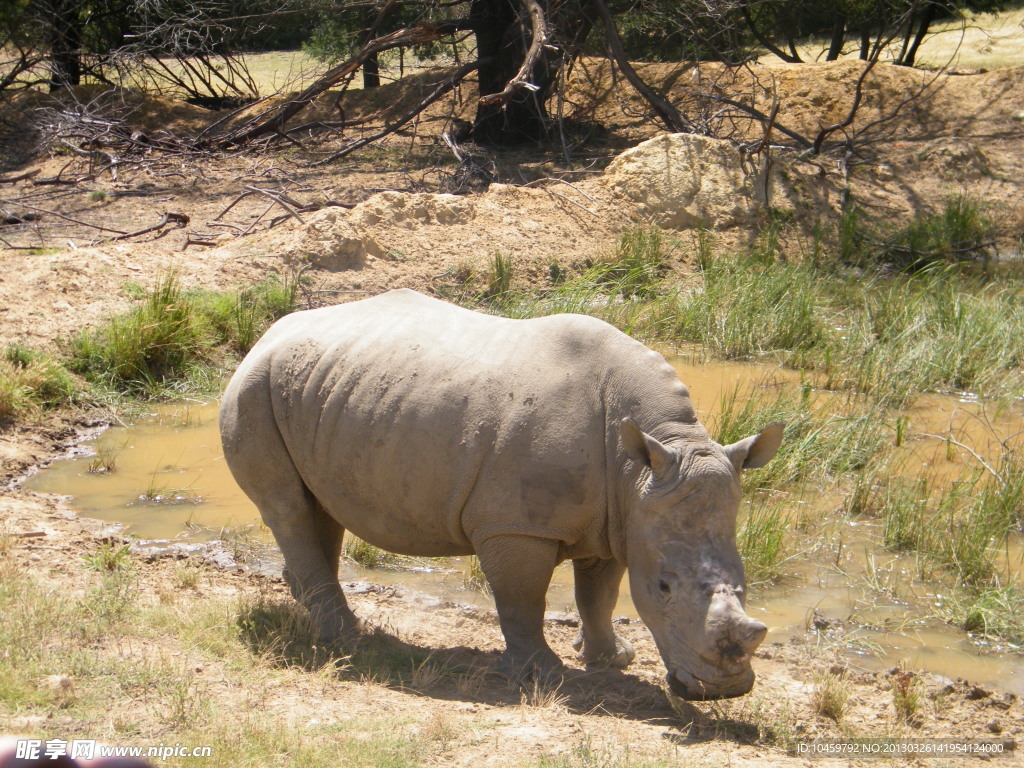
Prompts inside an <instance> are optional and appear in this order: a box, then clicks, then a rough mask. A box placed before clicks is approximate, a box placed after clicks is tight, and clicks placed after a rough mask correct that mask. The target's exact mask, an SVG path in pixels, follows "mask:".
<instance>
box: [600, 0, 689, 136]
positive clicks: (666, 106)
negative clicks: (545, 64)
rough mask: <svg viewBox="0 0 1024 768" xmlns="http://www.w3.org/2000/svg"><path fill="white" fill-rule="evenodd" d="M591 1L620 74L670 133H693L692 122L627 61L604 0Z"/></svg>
mask: <svg viewBox="0 0 1024 768" xmlns="http://www.w3.org/2000/svg"><path fill="white" fill-rule="evenodd" d="M593 3H594V6H595V7H596V8H597V10H598V12H599V13H600V14H601V19H602V21H604V27H605V30H606V31H607V35H608V49H609V50H610V51H611V54H612V58H613V59H615V62H616V63H617V64H618V65H619V69H621V70H622V74H623V75H625V76H626V80H628V81H629V84H630V85H632V86H633V88H634V89H635V90H636V92H637V93H639V94H640V95H641V96H642V97H643V98H644V100H645V101H646V102H647V103H648V104H650V105H651V107H652V108H653V109H654V111H655V113H656V114H657V115H658V117H660V118H661V121H662V122H663V123H664V124H665V127H666V128H668V130H669V131H671V132H672V133H693V132H694V125H693V123H691V122H690V121H689V120H687V119H686V118H685V117H683V116H682V115H681V114H679V110H677V109H676V108H675V107H674V106H672V104H671V102H669V100H668V99H666V98H663V97H662V96H661V95H660V94H659V93H658V92H657V91H655V90H654V89H653V88H651V86H649V85H648V84H647V83H645V82H644V81H643V79H642V78H641V77H640V75H638V74H637V72H636V70H635V69H633V65H632V64H630V63H629V58H628V57H627V56H626V49H625V48H623V46H622V38H620V37H619V31H618V29H616V27H615V20H614V19H613V18H612V14H611V11H609V10H608V6H607V4H605V2H604V0H593Z"/></svg>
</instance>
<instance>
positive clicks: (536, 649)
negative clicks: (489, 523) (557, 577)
mask: <svg viewBox="0 0 1024 768" xmlns="http://www.w3.org/2000/svg"><path fill="white" fill-rule="evenodd" d="M475 549H476V554H477V556H478V557H479V558H480V567H481V568H482V569H483V571H484V575H485V576H486V577H487V583H488V584H490V587H491V591H492V592H493V593H494V602H495V606H496V607H497V609H498V622H499V623H500V624H501V632H502V634H503V635H504V636H505V652H504V653H502V655H501V658H500V659H499V661H498V666H497V669H496V671H497V672H498V673H499V674H502V675H505V676H506V677H509V678H511V679H512V680H517V681H521V680H523V679H526V678H530V677H532V678H534V679H535V680H536V679H538V678H540V679H544V678H549V677H553V676H557V675H560V674H561V672H562V671H563V670H564V665H563V664H562V661H561V659H559V658H558V656H557V655H556V654H555V652H554V651H552V650H551V648H550V647H549V646H548V644H547V641H546V640H545V639H544V606H545V602H544V601H545V595H546V593H547V589H548V584H550V583H551V575H552V574H553V573H554V570H555V566H556V565H557V564H558V542H555V541H547V540H545V539H539V538H534V537H531V536H517V535H502V536H494V537H492V538H488V539H487V540H486V541H484V542H482V543H480V544H479V545H478V546H476V547H475Z"/></svg>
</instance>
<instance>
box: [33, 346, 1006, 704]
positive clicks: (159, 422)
mask: <svg viewBox="0 0 1024 768" xmlns="http://www.w3.org/2000/svg"><path fill="white" fill-rule="evenodd" d="M674 365H675V366H676V368H677V370H678V371H679V375H680V378H681V379H682V380H683V381H684V382H686V383H687V385H688V386H689V388H690V391H691V396H692V398H693V400H694V404H695V407H696V408H697V410H698V413H699V414H700V416H701V418H702V420H705V421H708V420H709V419H713V418H714V414H715V412H716V411H717V409H718V407H719V405H720V403H721V401H722V398H723V396H729V395H731V394H733V393H734V392H737V391H739V392H751V391H752V392H753V396H755V397H756V396H757V393H758V392H759V391H764V392H765V394H766V396H771V394H772V390H773V389H775V388H776V387H780V386H793V385H795V384H797V383H799V381H800V375H799V374H798V373H796V372H793V371H787V370H782V369H771V368H768V367H766V366H757V365H749V364H739V363H710V364H709V363H702V362H699V361H697V360H693V359H687V358H685V357H679V358H676V359H675V360H674ZM752 387H753V389H751V388H752ZM908 419H909V423H908V429H907V433H908V435H909V436H910V437H909V439H908V440H907V442H906V444H905V445H904V447H903V448H902V449H901V451H902V457H903V458H904V460H905V461H906V462H907V467H908V470H911V471H915V472H916V471H919V470H920V469H923V470H925V471H926V472H928V473H929V474H930V475H933V476H934V477H936V478H938V479H945V480H951V479H954V478H956V477H958V476H959V475H960V473H961V472H963V470H964V469H965V467H969V466H971V465H972V462H974V463H975V464H976V462H977V459H976V458H975V457H973V456H972V455H971V454H970V453H969V452H968V451H966V450H965V449H963V448H962V447H959V446H956V445H955V444H950V443H948V442H947V441H943V440H941V439H939V438H935V437H926V436H923V435H944V434H946V433H948V432H950V430H952V434H953V435H954V438H955V439H956V440H957V441H958V442H960V443H962V444H963V445H966V446H970V448H971V449H972V450H974V451H975V452H976V453H978V454H979V456H985V455H991V450H990V449H991V448H992V446H993V444H996V443H998V442H1000V441H1009V444H1011V445H1021V446H1024V411H1022V410H1021V409H1016V410H1012V411H1005V410H1004V411H1001V412H998V413H995V412H993V411H992V410H991V408H986V407H984V406H982V405H979V404H978V403H975V402H971V401H970V400H969V399H966V398H965V399H964V401H961V400H959V399H957V398H951V397H942V396H927V397H925V398H922V399H921V400H920V401H919V402H918V403H917V405H916V406H915V407H914V408H913V409H911V411H910V412H909V413H908ZM94 451H95V454H96V455H95V456H92V457H88V456H87V457H85V458H81V459H76V460H70V461H62V462H55V463H54V464H53V465H52V466H51V467H50V468H48V469H46V470H45V471H43V472H41V473H39V475H37V476H36V477H35V478H33V479H32V480H31V481H30V482H29V483H28V487H30V488H31V489H33V490H36V491H41V492H48V493H58V494H67V495H70V496H72V497H73V504H74V506H75V507H76V508H77V509H78V510H79V511H80V512H81V513H82V514H84V515H87V516H90V517H97V518H101V519H111V520H117V521H120V522H123V523H126V524H128V525H129V526H130V530H131V532H132V533H134V534H136V535H137V536H140V537H142V538H147V539H171V538H176V537H182V536H194V537H195V536H198V537H203V536H210V535H214V534H215V532H216V531H217V530H219V529H221V528H224V527H228V528H233V527H239V526H245V525H251V524H254V523H258V521H259V515H258V512H257V510H256V509H255V507H254V506H253V505H252V504H251V503H250V502H249V500H248V499H247V498H245V496H244V495H243V494H242V493H241V492H240V491H239V489H238V487H237V486H236V485H235V483H234V481H233V479H232V478H231V475H230V473H229V471H228V469H227V466H226V465H225V463H224V460H223V457H222V455H221V451H220V438H219V434H218V430H217V404H216V403H211V404H205V405H204V404H187V405H180V404H179V405H174V406H169V407H161V408H159V409H156V410H155V411H154V413H153V414H151V415H150V416H149V417H148V418H146V419H143V420H142V421H141V422H140V423H139V424H138V425H137V426H134V427H131V428H127V429H111V430H109V431H108V432H106V433H105V434H103V435H102V436H100V437H99V438H98V439H97V440H96V443H95V446H94ZM100 459H102V460H103V461H100ZM108 462H112V464H113V468H112V469H111V470H107V469H105V468H104V467H103V466H101V465H103V464H105V463H108ZM799 503H801V504H808V505H811V506H812V507H813V506H814V505H832V507H833V508H834V506H835V502H834V500H832V499H827V498H813V497H812V498H805V499H801V500H800V502H799ZM870 525H872V524H871V523H859V522H847V523H844V524H842V529H841V530H839V531H837V532H836V533H835V534H833V536H832V538H833V539H836V540H839V541H840V542H841V544H842V545H841V546H839V545H837V546H836V551H837V552H838V554H837V555H836V556H835V557H832V558H830V559H829V562H818V560H821V558H817V559H816V560H815V559H806V560H803V561H802V562H801V563H799V564H795V565H793V566H792V567H790V568H789V569H787V576H786V577H785V578H784V579H783V580H782V583H781V584H780V585H777V586H775V587H772V588H770V589H767V590H761V591H760V592H758V591H755V593H754V595H753V597H752V598H751V600H750V605H749V610H750V613H751V614H752V615H754V616H757V617H758V618H760V619H762V620H763V621H765V622H766V623H767V624H768V625H769V627H770V628H771V629H770V633H769V638H768V642H772V641H785V640H787V639H788V638H790V637H793V636H795V635H798V634H801V633H804V632H806V631H807V629H808V627H809V626H812V625H813V624H814V622H815V620H817V621H818V622H819V624H822V623H824V624H823V626H825V625H828V626H829V627H830V628H829V629H828V631H826V632H824V633H823V634H822V635H821V637H822V638H824V639H823V640H822V641H823V642H828V643H831V644H834V645H835V647H836V648H837V650H839V651H840V652H843V653H844V654H845V655H846V656H847V657H848V658H849V659H850V660H851V662H852V663H853V664H855V665H857V666H861V667H864V668H867V669H879V668H885V667H889V666H893V665H895V664H897V663H899V662H901V661H902V662H905V663H906V664H907V665H909V666H910V667H913V668H920V669H927V670H929V671H931V672H934V673H936V674H939V675H944V676H946V677H950V678H956V677H966V678H968V679H971V680H974V681H977V682H981V683H989V684H993V685H996V686H998V687H1000V688H1003V689H1006V690H1009V691H1012V692H1015V693H1018V694H1024V660H1022V657H1021V656H1020V655H1017V654H1016V653H1013V652H1012V649H999V650H1001V651H1007V650H1010V651H1011V652H988V653H986V652H985V650H986V649H984V648H981V647H979V646H978V645H977V644H975V643H973V642H972V641H971V640H970V639H969V638H967V637H965V636H964V635H963V633H961V632H959V631H957V630H955V629H950V628H945V627H943V626H941V625H940V624H939V623H938V622H936V621H934V620H932V621H927V620H923V619H921V618H920V617H922V616H928V615H932V614H934V613H936V611H935V610H933V606H934V604H935V603H936V602H939V601H941V600H942V597H941V596H940V595H935V594H929V593H927V592H925V591H924V590H923V588H916V590H915V589H912V588H910V587H907V586H906V585H907V584H910V583H912V582H913V581H914V579H913V578H912V574H913V573H914V572H915V565H914V563H913V562H912V561H911V560H910V559H909V558H905V557H900V556H895V555H893V554H891V553H886V552H884V551H879V550H877V549H876V548H875V547H874V545H873V544H871V541H872V540H874V541H878V539H879V538H880V536H879V535H878V532H877V531H875V532H874V533H875V535H873V536H872V535H869V534H870V533H871V531H870ZM211 531H212V532H213V533H211ZM255 531H256V533H257V535H262V536H264V537H266V538H268V539H269V536H268V534H267V532H266V531H265V529H263V530H261V529H260V528H259V527H258V526H257V527H256V529H255ZM1022 561H1024V551H1022V548H1021V545H1020V542H1019V541H1015V542H1013V543H1011V547H1010V549H1009V551H1008V556H1007V567H1006V570H1007V572H1009V573H1014V572H1017V573H1019V572H1020V570H1021V564H1022ZM464 566H465V562H464V561H460V560H459V559H455V560H453V561H449V562H447V563H445V564H443V565H437V564H429V563H427V564H425V567H423V568H420V569H417V570H415V571H397V570H396V571H391V570H377V571H375V572H373V573H372V574H370V575H368V574H367V573H366V572H365V571H361V570H360V569H358V568H355V567H351V566H349V567H347V568H345V569H344V570H343V574H342V577H343V578H344V579H358V578H369V579H372V580H374V581H378V582H382V583H391V584H406V585H409V586H413V587H415V588H418V589H424V590H427V591H430V592H433V593H435V594H439V595H444V596H446V597H448V598H451V599H454V600H456V601H459V602H467V603H475V604H478V605H482V604H486V603H487V599H486V598H484V597H483V596H482V595H480V594H479V593H477V592H474V591H472V590H466V589H465V588H464V580H463V577H462V573H461V571H460V569H461V568H463V567H464ZM572 605H573V595H572V568H571V565H569V564H564V565H563V566H560V567H559V569H558V570H557V571H556V574H555V578H554V581H553V583H552V586H551V590H550V592H549V595H548V607H549V609H550V610H554V611H559V610H562V609H571V607H572ZM616 615H623V616H630V617H636V611H635V608H634V607H633V605H632V602H631V601H630V598H629V594H628V584H627V583H625V582H624V583H623V594H622V595H621V597H620V600H619V604H618V606H617V608H616Z"/></svg>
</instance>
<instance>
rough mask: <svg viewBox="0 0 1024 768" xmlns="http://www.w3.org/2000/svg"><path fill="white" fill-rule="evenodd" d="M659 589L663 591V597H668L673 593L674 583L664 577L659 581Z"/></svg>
mask: <svg viewBox="0 0 1024 768" xmlns="http://www.w3.org/2000/svg"><path fill="white" fill-rule="evenodd" d="M658 591H659V592H661V596H662V597H668V596H669V595H671V594H672V585H671V584H669V583H668V582H667V581H665V580H664V579H662V580H661V581H659V582H658Z"/></svg>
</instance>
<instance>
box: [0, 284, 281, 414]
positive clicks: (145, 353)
mask: <svg viewBox="0 0 1024 768" xmlns="http://www.w3.org/2000/svg"><path fill="white" fill-rule="evenodd" d="M296 289H297V285H296V284H295V283H294V281H289V280H288V279H285V280H284V281H281V280H276V279H271V280H267V281H264V282H261V283H258V284H255V285H252V286H248V287H244V288H239V289H236V290H233V291H226V292H217V291H206V290H186V289H184V288H183V287H182V286H181V283H180V281H179V280H178V278H177V277H176V276H175V275H174V274H168V275H164V276H163V277H161V278H160V279H159V280H158V282H157V285H156V286H155V287H154V288H153V289H152V290H151V291H145V290H142V289H141V288H140V289H138V290H139V292H140V293H141V295H140V296H139V299H140V300H139V302H138V304H137V305H136V306H135V307H134V308H133V309H131V310H130V311H129V312H127V313H125V314H123V315H119V316H116V317H113V318H111V319H109V320H108V321H107V322H106V323H104V324H103V325H101V326H100V327H98V328H94V329H91V330H85V331H82V332H81V333H79V334H78V335H77V336H75V337H74V338H72V339H68V340H64V341H63V342H61V344H60V348H61V352H60V353H59V354H58V355H44V354H41V353H39V352H36V351H34V350H32V349H29V348H26V347H24V346H21V345H11V346H9V347H7V349H6V350H3V352H2V355H0V420H4V419H13V418H25V417H32V416H34V415H38V414H39V413H41V412H43V411H46V410H49V409H53V408H60V407H64V406H70V405H89V404H99V403H109V402H113V401H117V400H118V399H120V398H124V397H129V398H143V399H150V398H154V397H174V396H181V395H183V394H186V393H189V392H197V391H205V392H212V391H215V390H216V389H217V388H218V387H219V386H220V382H221V380H222V379H223V376H224V373H225V371H226V370H228V369H230V367H232V366H233V365H234V363H235V362H236V361H237V360H238V359H239V358H240V356H241V355H244V354H245V353H246V352H247V351H248V350H249V349H250V348H251V347H252V345H253V344H255V343H256V341H257V340H258V339H259V338H260V336H262V335H263V332H264V331H266V329H267V328H268V327H269V326H270V324H271V323H272V322H273V321H274V320H276V319H278V318H279V317H281V316H283V315H285V314H287V313H288V312H291V311H292V310H293V309H294V308H295V294H296Z"/></svg>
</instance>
